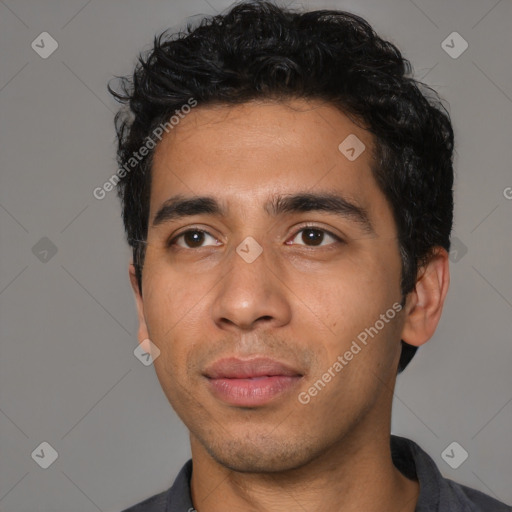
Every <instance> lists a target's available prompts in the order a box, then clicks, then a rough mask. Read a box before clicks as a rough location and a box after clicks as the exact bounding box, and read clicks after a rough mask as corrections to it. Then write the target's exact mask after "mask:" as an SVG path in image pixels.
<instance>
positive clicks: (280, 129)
mask: <svg viewBox="0 0 512 512" xmlns="http://www.w3.org/2000/svg"><path fill="white" fill-rule="evenodd" d="M340 145H341V146H340ZM372 149H373V139H372V136H371V135H370V134H369V133H368V132H367V131H365V130H364V129H362V128H361V127H359V126H357V125H356V124H354V123H353V122H352V121H351V120H350V119H349V118H348V117H347V116H345V115H344V114H343V113H341V111H339V110H338V109H337V108H336V107H334V106H333V105H331V104H328V103H325V102H320V101H311V100H298V99H297V100H290V101H287V102H286V103H282V102H271V101H257V102H256V101H254V102H249V103H244V104H241V105H234V106H231V105H229V106H227V105H216V106H197V107H195V108H194V109H192V110H191V112H190V113H188V114H187V115H185V116H184V118H183V119H181V120H180V122H179V124H177V125H176V126H175V127H174V128H173V129H172V130H171V131H170V132H169V133H168V134H167V135H165V137H164V138H163V139H162V141H161V142H160V143H159V144H158V146H157V148H156V150H155V155H154V158H153V168H152V186H151V207H150V219H152V218H153V217H154V215H155V213H156V211H157V210H158V208H159V207H160V206H161V205H162V204H163V203H164V202H165V201H166V200H167V199H168V198H169V197H170V196H174V195H176V194H183V195H185V196H206V195H208V196H215V197H218V198H219V200H221V201H222V202H224V203H225V204H227V205H228V207H230V208H232V209H233V213H234V214H240V212H241V210H242V209H249V208H251V207H252V206H254V207H255V205H256V204H257V203H259V204H260V207H261V209H262V210H263V205H264V204H265V203H266V202H267V200H268V198H269V197H270V196H271V195H272V194H290V193H295V192H297V191H300V192H304V191H310V192H314V191H315V189H318V190H323V191H325V190H332V191H333V192H336V191H338V192H340V193H342V194H343V195H344V196H345V197H348V198H351V199H353V200H355V201H356V202H358V203H359V204H361V206H363V207H366V208H367V207H369V206H370V203H379V202H380V203H382V202H384V203H385V200H384V197H383V195H382V193H381V192H380V190H379V189H378V187H377V184H376V182H375V180H374V178H373V175H372V172H371V165H372V164H373V160H372ZM354 156H356V158H354ZM381 206H384V205H381ZM375 207H377V208H378V207H379V205H378V204H374V208H375Z"/></svg>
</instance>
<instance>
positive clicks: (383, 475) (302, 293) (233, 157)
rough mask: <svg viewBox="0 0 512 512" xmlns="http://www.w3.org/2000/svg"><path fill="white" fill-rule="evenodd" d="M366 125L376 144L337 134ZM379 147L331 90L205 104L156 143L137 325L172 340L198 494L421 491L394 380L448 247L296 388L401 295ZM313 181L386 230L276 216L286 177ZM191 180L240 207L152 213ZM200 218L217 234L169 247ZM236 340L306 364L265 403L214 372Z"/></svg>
mask: <svg viewBox="0 0 512 512" xmlns="http://www.w3.org/2000/svg"><path fill="white" fill-rule="evenodd" d="M350 134H355V135H356V136H357V137H358V138H359V139H360V140H361V141H362V142H363V143H364V144H365V146H366V150H365V151H364V152H363V153H362V154H361V155H360V156H359V157H358V158H357V159H356V160H354V161H349V160H348V159H347V158H346V157H345V156H344V155H343V154H342V153H341V152H340V151H339V150H338V145H339V144H340V143H341V142H342V141H343V140H344V139H345V138H346V137H347V136H348V135H350ZM372 147H373V140H372V136H371V135H370V134H369V133H368V132H366V131H365V130H363V129H361V128H359V127H358V126H356V125H355V124H354V123H353V122H352V121H351V120H350V119H348V118H347V117H346V116H345V115H344V114H342V113H341V112H340V111H339V110H337V109H336V108H334V107H333V106H332V105H330V104H327V103H321V102H318V101H306V100H299V99H294V100H290V101H288V102H286V103H283V102H271V101H254V102H249V103H245V104H243V105H237V106H225V105H221V106H208V107H204V106H198V107H196V108H195V109H193V110H192V111H191V112H190V113H189V114H188V115H187V116H186V117H185V118H184V119H183V120H182V121H180V123H179V125H178V126H176V127H175V128H174V130H173V131H171V132H170V133H169V134H168V135H167V136H166V137H165V138H164V139H163V140H162V142H161V143H160V144H159V145H158V147H157V148H156V150H155V155H154V161H153V169H152V173H153V174H152V188H151V198H150V219H149V231H148V244H147V252H146V259H145V263H144V267H143V274H142V294H141V293H140V291H139V289H138V286H137V282H136V279H135V273H134V268H133V266H131V267H130V279H131V283H132V287H133V289H134V292H135V297H136V301H137V309H138V316H139V341H140V342H142V341H143V340H145V339H147V338H149V339H150V340H151V341H152V342H153V343H154V344H155V345H156V346H157V347H158V348H159V349H160V351H161V353H160V356H159V357H158V358H157V359H156V360H155V361H154V366H155V370H156V373H157V376H158V379H159V381H160V384H161V386H162V389H163V391H164V392H165V394H166V396H167V398H168V400H169V402H170V403H171V405H172V406H173V408H174V409H175V411H176V412H177V414H178V415H179V416H180V418H181V419H182V420H183V422H184V423H185V425H186V426H187V427H188V429H189V431H190V442H191V450H192V459H193V473H192V479H191V492H192V498H193V503H194V506H195V508H196V509H197V510H198V511H199V512H215V511H221V510H222V511H225V510H240V511H267V512H273V511H282V510H307V511H308V512H309V511H320V510H322V511H324V510H342V511H346V512H349V511H356V510H357V511H360V510H365V511H366V512H373V511H375V512H376V511H379V512H383V511H384V512H385V511H394V512H396V511H402V512H407V511H414V509H415V505H416V502H417V498H418V493H419V484H418V482H415V481H412V480H409V479H407V478H405V477H404V476H403V475H402V474H401V473H400V472H399V471H398V470H397V469H396V468H395V466H394V465H393V463H392V459H391V453H390V447H389V438H390V425H391V405H392V396H393V389H394V386H395V380H396V372H397V365H398V360H399V357H400V339H403V340H404V341H407V342H408V343H410V344H411V345H416V346H419V345H421V344H423V343H425V342H426V341H427V340H428V339H429V338H430V337H431V336H432V334H433V333H434V330H435V328H436V326H437V323H438V321H439V318H440V315H441V311H442V307H443V303H444V299H445V296H446V292H447V289H448V284H449V272H448V255H447V253H446V251H445V250H444V249H441V248H437V249H436V251H435V253H434V255H433V257H432V258H431V260H430V263H429V264H428V265H427V266H426V267H424V268H422V269H421V271H420V273H419V274H418V280H417V283H416V288H415V290H414V291H413V292H411V293H410V294H409V295H408V296H407V298H406V303H405V306H404V308H403V310H402V311H401V312H400V313H399V314H398V315H397V316H396V317H395V318H394V319H393V320H391V321H389V322H388V323H386V324H385V327H384V328H383V329H381V330H380V331H379V332H378V335H376V336H375V337H374V338H373V339H370V340H369V342H368V344H367V345H366V346H364V348H363V349H362V350H361V351H360V352H359V353H358V354H357V355H355V356H354V357H353V359H352V360H351V361H350V362H349V363H348V364H347V365H346V366H344V368H343V369H342V371H340V372H338V373H336V376H335V377H334V378H332V379H331V381H330V382H329V383H328V384H326V386H325V387H324V388H323V389H322V390H321V391H320V392H318V394H317V395H316V396H314V397H313V398H312V399H311V401H310V402H309V403H308V404H305V405H304V404H302V403H300V402H299V400H298V393H299V392H301V391H307V390H308V389H309V388H310V387H311V386H312V385H313V384H314V383H315V382H316V381H317V380H318V379H319V378H320V377H321V376H322V375H323V374H324V373H325V372H326V371H327V370H328V368H330V367H332V366H333V363H334V362H335V361H336V360H337V358H338V356H339V355H343V354H344V353H345V352H346V351H347V350H349V348H350V346H351V343H352V341H353V340H355V339H356V338H357V335H358V334H359V333H361V332H362V331H364V329H365V328H368V327H370V326H373V325H374V324H375V322H376V320H378V319H379V318H380V315H381V314H383V313H385V312H386V311H387V310H388V309H389V308H391V306H392V305H393V304H394V303H401V301H402V296H401V293H400V286H399V283H400V275H401V260H400V255H399V249H398V243H397V239H396V236H397V232H396V226H395V222H394V220H393V216H392V212H391V208H390V206H389V204H388V202H387V200H386V198H385V196H384V195H383V193H382V192H381V191H380V189H379V188H378V186H377V184H376V181H375V180H374V178H373V175H372V172H371V165H372ZM305 191H307V192H320V191H321V192H325V191H329V192H335V193H338V194H342V195H343V196H344V197H346V198H349V199H350V200H351V202H353V203H356V204H357V205H359V206H361V207H363V208H364V209H365V210H366V211H367V213H368V217H369V219H370V221H371V223H372V226H373V229H374V234H370V233H368V232H366V231H365V230H363V229H362V228H361V226H360V225H359V224H358V223H357V222H354V220H353V219H350V218H342V217H339V216H336V215H334V214H332V213H330V212H329V213H328V212H322V211H313V212H301V213H288V214H284V215H280V216H278V217H272V216H270V215H269V214H268V213H267V212H266V211H265V210H264V208H263V204H264V203H265V202H266V201H267V199H269V198H270V197H272V195H274V194H295V193H298V192H305ZM175 194H183V195H184V196H187V197H191V196H196V195H197V196H200V195H209V196H213V197H215V198H217V199H218V200H219V201H221V202H223V203H224V204H225V205H226V206H227V214H226V216H222V217H219V216H214V215H206V214H201V215H195V216H193V217H189V218H188V217H187V218H182V219H177V220H173V221H169V222H166V223H163V224H160V225H158V226H153V224H152V222H153V220H154V218H155V215H156V213H157V212H158V210H159V209H160V207H161V206H162V205H163V203H164V202H165V201H166V200H167V199H169V198H170V197H171V196H173V195H175ZM304 223H311V224H313V225H314V228H315V229H317V230H322V229H323V230H327V231H329V232H331V233H332V234H334V235H336V236H338V237H340V238H341V239H343V240H344V243H340V242H338V241H337V240H336V239H335V238H332V237H331V236H330V235H328V234H326V233H324V235H323V238H322V242H321V243H320V244H319V245H315V244H311V242H310V241H309V239H308V238H307V237H306V236H304V235H305V234H306V233H304V231H301V229H304V228H305V226H304ZM192 227H193V228H198V229H203V230H206V231H207V232H208V233H209V234H208V235H206V236H205V237H204V238H203V239H200V241H199V242H198V244H196V245H194V243H193V242H194V239H191V238H188V239H187V238H186V237H180V238H179V239H177V240H176V239H175V244H174V245H171V246H170V247H166V245H165V244H166V241H167V240H168V239H172V238H174V237H175V236H178V235H180V234H182V233H183V231H185V230H186V229H190V228H192ZM315 233H317V235H318V232H317V231H315ZM248 236H251V237H253V238H254V239H255V240H256V241H257V242H258V243H259V245H260V246H261V248H262V249H263V252H262V253H261V255H260V256H259V257H258V258H257V259H256V260H255V261H253V262H252V263H247V262H246V261H245V260H244V259H242V258H241V257H240V256H239V254H238V253H237V252H236V251H235V249H236V248H237V246H238V245H239V244H240V243H241V242H242V241H243V240H244V239H245V238H246V237H248ZM320 236H322V235H320ZM187 242H188V245H187ZM286 242H288V243H286ZM229 356H238V357H242V358H248V357H252V356H267V357H271V358H274V359H277V360H279V361H281V362H286V363H287V364H289V365H290V366H292V367H294V368H296V369H299V370H300V372H301V373H302V374H303V377H302V378H301V379H300V382H299V384H298V385H297V387H296V388H294V389H293V390H292V391H291V392H288V393H285V394H283V395H282V396H280V397H278V398H277V399H275V400H273V401H271V402H269V403H267V404H265V405H262V406H258V407H252V408H247V407H245V408H244V407H236V406H233V405H229V404H226V403H224V402H222V401H220V400H219V399H217V398H216V397H215V396H214V395H213V394H212V393H211V392H210V391H209V388H208V386H207V385H206V384H207V382H206V379H205V377H204V376H203V375H202V373H203V372H204V369H205V368H206V366H207V365H209V364H211V363H212V362H214V361H216V360H218V359H220V358H223V357H229Z"/></svg>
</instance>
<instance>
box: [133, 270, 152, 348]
mask: <svg viewBox="0 0 512 512" xmlns="http://www.w3.org/2000/svg"><path fill="white" fill-rule="evenodd" d="M129 274H130V283H131V285H132V289H133V293H134V295H135V302H136V304H137V315H138V319H139V329H138V333H137V337H138V339H139V343H141V342H142V341H144V340H145V339H148V338H149V332H148V327H147V325H146V318H145V316H144V303H143V300H142V291H141V290H140V289H139V283H138V282H137V276H136V273H135V266H134V265H133V262H132V263H130V267H129Z"/></svg>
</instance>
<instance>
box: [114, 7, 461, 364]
mask: <svg viewBox="0 0 512 512" xmlns="http://www.w3.org/2000/svg"><path fill="white" fill-rule="evenodd" d="M117 78H118V79H119V82H118V86H117V90H116V89H115V88H112V87H111V86H110V85H109V90H110V92H111V93H112V94H113V95H114V97H115V98H116V99H117V100H118V101H119V102H121V103H123V104H125V105H126V106H125V107H124V108H121V110H120V111H119V112H118V113H117V115H116V118H115V125H116V132H117V137H118V150H117V159H118V164H119V166H120V167H123V166H124V168H125V169H126V162H128V161H129V160H130V159H131V158H132V159H133V155H134V153H137V152H138V151H139V149H140V148H141V147H142V146H143V145H144V141H145V140H147V139H148V137H150V135H151V134H152V133H154V131H155V129H157V128H158V126H161V125H163V124H165V123H168V121H169V119H170V118H171V116H173V115H174V114H175V112H176V111H179V110H180V109H181V108H182V106H183V105H187V104H188V103H190V100H191V98H193V99H194V101H196V102H197V104H198V105H212V104H225V105H235V104H241V103H245V102H248V101H252V100H258V99H275V100H278V101H279V100H282V101H285V100H287V99H292V98H305V99H311V100H323V101H327V102H329V103H331V104H332V105H334V106H336V107H337V108H339V109H340V111H341V112H343V113H344V114H346V115H348V116H349V117H350V118H351V119H352V120H354V119H355V120H356V121H357V122H358V124H359V125H360V126H362V127H363V128H365V129H366V130H368V131H369V132H370V133H371V134H372V136H373V140H374V142H375V146H376V147H375V151H374V154H373V168H372V171H373V174H374V177H375V179H376V181H377V183H378V185H379V187H380V188H381V190H382V192H383V193H384V195H385V196H386V198H387V200H388V202H389V204H390V206H391V209H392V212H393V215H394V220H395V222H396V225H397V231H398V237H399V247H400V255H401V259H402V277H401V291H402V297H403V302H404V303H405V296H406V295H407V294H408V293H409V292H410V291H412V290H413V289H414V285H415V282H416V279H417V274H418V271H419V270H420V269H421V268H422V266H423V265H424V264H425V263H426V262H427V261H428V260H429V258H430V257H431V255H432V253H433V250H434V249H435V247H436V246H441V247H443V248H445V249H446V250H447V251H449V248H450V233H451V229H452V222H453V192H452V186H453V166H452V159H453V130H452V126H451V122H450V116H449V114H448V112H447V111H446V108H445V107H444V106H443V105H442V102H441V100H440V98H439V96H438V95H437V93H436V92H435V91H434V90H432V89H431V88H430V87H428V86H426V85H425V84H423V83H421V82H419V81H417V80H415V79H414V78H413V77H412V67H411V65H410V62H409V61H408V60H407V59H405V58H404V57H403V56H402V54H401V53H400V51H399V50H398V49H397V47H396V46H395V45H394V44H392V43H391V42H389V41H386V40H384V39H382V38H380V37H379V36H378V35H377V34H376V33H375V31H374V30H373V29H372V27H371V26H370V25H369V24H368V22H366V21H365V20H364V19H362V18H361V17H359V16H357V15H355V14H352V13H348V12H345V11H338V10H316V11H310V12H303V11H294V10H291V9H288V8H284V7H280V6H278V5H276V4H274V3H272V2H267V1H244V2H240V3H237V4H235V5H234V6H233V7H231V8H230V9H229V10H228V11H227V12H226V13H225V14H219V15H215V16H207V17H204V18H202V20H201V21H200V23H199V24H197V26H195V27H194V26H193V24H191V23H187V28H186V31H184V32H178V33H174V34H169V32H168V31H164V32H163V33H161V34H160V35H159V36H155V38H154V44H153V48H152V49H151V50H150V51H149V52H145V53H143V54H141V55H140V56H139V59H138V62H137V65H136V66H135V70H134V73H133V76H131V75H130V76H126V77H117ZM153 153H154V151H153V150H151V151H149V153H148V155H147V156H146V157H145V158H142V159H140V161H136V162H135V161H134V162H133V163H134V165H133V169H131V170H129V172H124V173H122V174H120V178H121V179H120V180H119V182H118V183H117V189H118V195H119V197H120V199H121V202H122V210H123V213H122V215H123V221H124V226H125V230H126V234H127V238H128V242H129V243H130V245H131V247H132V250H133V263H134V265H135V269H136V276H137V281H138V284H139V289H140V290H142V288H141V281H142V266H143V264H144V254H145V244H144V243H141V241H142V242H143V241H145V240H146V237H147V231H148V221H149V197H150V187H151V165H152V156H153ZM416 350H417V347H414V346H411V345H408V344H406V343H405V342H404V341H402V353H401V357H400V362H399V366H398V372H401V371H403V369H404V368H405V367H406V366H407V365H408V364H409V362H410V360H411V359H412V357H413V356H414V354H415V352H416Z"/></svg>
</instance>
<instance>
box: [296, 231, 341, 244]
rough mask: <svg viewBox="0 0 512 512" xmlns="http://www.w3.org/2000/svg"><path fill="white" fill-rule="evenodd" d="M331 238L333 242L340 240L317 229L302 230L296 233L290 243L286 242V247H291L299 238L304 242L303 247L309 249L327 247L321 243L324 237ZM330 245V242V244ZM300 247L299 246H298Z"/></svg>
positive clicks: (327, 232)
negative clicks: (320, 246)
mask: <svg viewBox="0 0 512 512" xmlns="http://www.w3.org/2000/svg"><path fill="white" fill-rule="evenodd" d="M326 235H327V237H329V238H331V239H332V240H334V242H340V241H341V240H340V239H339V238H338V237H337V236H335V235H333V234H332V233H329V231H326V230H325V229H319V228H303V229H301V230H300V231H298V232H297V234H296V235H295V237H294V238H293V240H292V241H291V242H286V244H287V245H291V244H292V243H294V241H295V240H296V239H297V238H298V237H300V239H301V240H302V241H303V242H304V245H308V246H310V247H316V246H319V245H329V244H324V243H322V242H324V241H325V236H326ZM331 243H332V242H331ZM299 245H301V244H299Z"/></svg>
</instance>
